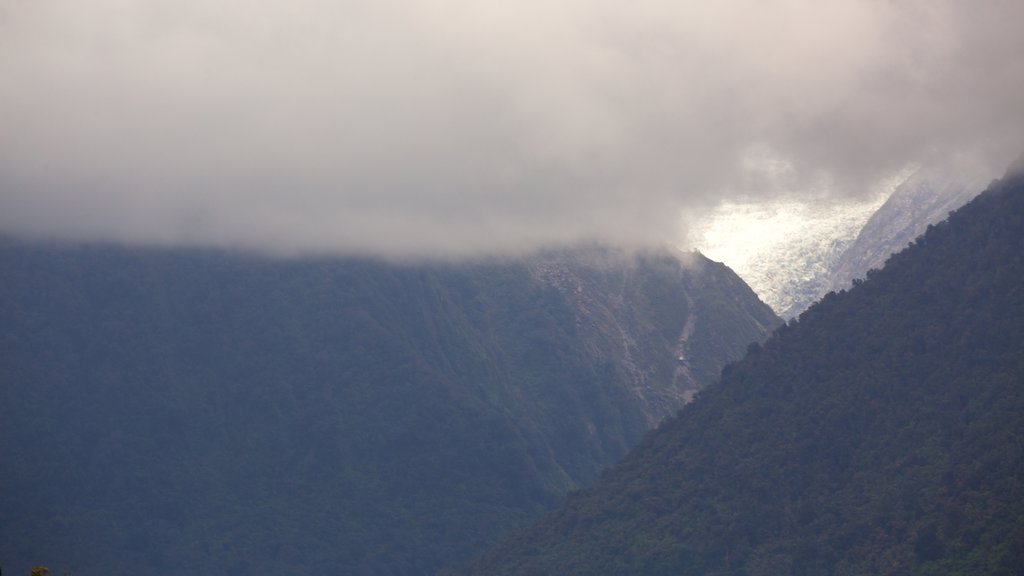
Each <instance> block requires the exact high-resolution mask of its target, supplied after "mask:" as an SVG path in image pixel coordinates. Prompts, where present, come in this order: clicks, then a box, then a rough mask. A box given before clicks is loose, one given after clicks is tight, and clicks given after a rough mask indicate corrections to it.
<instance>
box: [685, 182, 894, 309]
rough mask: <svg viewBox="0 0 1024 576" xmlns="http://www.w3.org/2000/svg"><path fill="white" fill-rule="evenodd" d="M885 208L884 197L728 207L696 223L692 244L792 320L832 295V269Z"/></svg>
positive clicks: (787, 201)
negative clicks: (732, 271)
mask: <svg viewBox="0 0 1024 576" xmlns="http://www.w3.org/2000/svg"><path fill="white" fill-rule="evenodd" d="M881 204H882V199H881V198H873V199H869V200H866V201H859V202H853V201H849V200H835V199H827V198H826V199H816V200H815V199H811V200H807V199H786V198H782V199H778V200H774V201H770V202H759V203H745V204H744V203H740V204H736V203H728V204H724V205H722V206H720V207H719V208H718V209H717V210H716V211H715V212H714V213H713V214H712V215H711V216H710V217H709V218H708V219H707V220H706V221H704V222H702V223H697V224H695V225H694V228H693V230H692V231H691V238H690V242H691V243H692V244H694V245H695V246H697V247H698V248H699V249H700V251H701V252H703V253H704V254H706V255H707V256H708V257H710V258H712V259H714V260H719V261H721V262H724V263H726V264H727V265H728V266H729V267H730V268H732V269H733V270H735V271H736V273H737V274H739V275H740V277H741V278H743V280H744V281H745V282H747V283H748V284H749V285H750V286H751V288H753V289H754V291H755V292H757V294H758V296H760V297H761V299H763V300H764V301H765V302H766V303H767V304H768V305H769V306H771V307H772V309H773V310H775V311H776V312H777V313H778V314H779V315H780V316H782V317H783V318H792V317H794V316H796V315H798V314H799V313H800V312H802V311H803V310H804V309H806V307H807V306H808V305H810V304H811V303H812V302H814V301H815V300H816V299H818V298H820V297H821V295H822V294H823V293H824V292H827V291H828V290H827V288H828V274H829V271H830V270H831V269H832V267H833V266H834V265H835V262H836V261H837V260H838V258H839V257H840V255H841V254H843V253H844V252H845V251H846V249H847V248H848V247H849V246H850V244H851V243H852V242H853V241H854V240H855V239H856V237H857V233H858V231H859V230H860V229H861V227H862V226H863V225H864V223H865V222H867V220H868V218H870V216H871V214H872V213H874V211H875V210H876V209H877V208H878V207H879V206H880V205H881Z"/></svg>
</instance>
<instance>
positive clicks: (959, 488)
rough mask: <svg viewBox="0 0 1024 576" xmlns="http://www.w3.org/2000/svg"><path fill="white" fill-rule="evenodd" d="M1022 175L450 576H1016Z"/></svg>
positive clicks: (757, 351) (1022, 361) (1023, 474)
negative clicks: (553, 508)
mask: <svg viewBox="0 0 1024 576" xmlns="http://www.w3.org/2000/svg"><path fill="white" fill-rule="evenodd" d="M1020 168H1024V166H1019V167H1018V170H1017V171H1016V172H1014V173H1012V174H1011V175H1008V176H1007V177H1005V178H1004V179H1003V180H1001V181H997V182H995V183H993V185H992V186H991V187H990V188H989V189H988V190H987V191H986V192H985V193H983V194H982V195H980V196H979V197H978V198H976V199H975V200H973V201H972V202H971V203H969V204H967V205H966V206H965V207H963V208H961V209H960V210H958V211H957V212H956V213H955V214H953V215H952V216H951V217H950V219H949V220H948V221H947V222H944V223H942V224H939V225H937V226H932V227H930V228H929V229H928V231H927V232H926V233H925V234H924V236H922V237H921V238H920V239H918V240H917V241H916V242H915V243H914V244H913V245H912V246H911V247H909V248H908V249H906V250H904V251H903V252H901V253H899V254H897V255H895V256H893V257H892V258H891V259H890V260H889V262H888V264H887V265H886V266H885V267H884V268H883V269H882V270H880V271H874V272H871V273H869V274H868V278H867V280H866V281H858V282H857V283H856V284H855V286H854V287H853V288H852V289H851V290H849V291H844V292H841V293H831V294H829V295H827V296H826V297H825V298H824V299H823V300H822V301H821V302H819V303H818V304H817V305H815V306H812V307H811V308H810V309H808V310H807V311H806V312H804V313H803V314H802V315H801V316H800V318H799V320H798V321H795V322H791V323H790V324H788V325H787V326H785V327H784V328H780V329H779V330H778V331H776V332H775V333H774V334H773V336H771V337H770V338H769V339H768V341H767V342H766V343H765V344H764V345H763V346H751V349H750V350H749V351H748V353H747V355H746V357H745V358H744V359H743V360H742V361H741V362H738V363H736V364H734V365H731V366H729V367H727V368H726V369H725V370H724V371H723V373H722V379H721V382H720V383H719V384H717V385H715V386H711V387H709V388H706V389H705V390H704V391H703V392H701V394H700V395H699V396H698V397H697V399H696V400H695V401H694V402H692V403H690V404H689V405H688V406H687V407H686V408H684V409H683V410H682V411H681V413H680V414H679V415H678V416H677V417H675V418H673V419H671V420H669V421H667V422H665V423H664V424H663V425H662V426H660V427H659V428H658V429H657V430H655V431H653V432H652V433H650V434H648V435H647V436H646V437H645V439H644V440H643V442H641V444H640V445H639V446H638V447H637V448H635V449H634V450H632V451H631V452H630V453H629V455H627V456H626V458H625V459H623V461H621V462H620V463H619V464H617V465H616V466H615V467H614V468H612V469H610V470H609V471H608V472H606V473H605V474H604V475H603V476H602V478H601V479H600V480H599V481H597V482H596V483H595V484H593V485H592V486H590V487H588V488H586V489H584V490H582V491H580V492H577V493H575V494H574V495H573V496H571V497H570V498H569V499H568V501H567V502H566V503H565V504H564V505H563V506H562V507H560V508H559V509H558V510H557V511H555V512H553V513H551V514H550V515H548V516H546V517H545V518H544V519H543V520H541V521H540V522H539V523H538V524H536V525H535V526H533V527H531V528H530V529H528V530H525V531H522V532H521V533H519V534H517V535H516V536H514V537H512V538H511V539H509V540H508V541H506V542H505V543H503V544H502V545H500V546H498V547H496V548H494V549H492V550H490V551H488V552H487V553H485V554H484V555H482V556H480V557H478V558H476V559H475V560H473V561H471V562H469V563H467V564H464V565H462V566H461V567H457V568H454V569H452V570H450V572H449V574H453V575H454V574H458V575H471V574H487V575H501V574H530V575H544V574H559V575H571V574H588V575H600V574H616V575H622V574H643V575H650V576H658V575H663V574H665V575H667V574H673V575H691V574H692V575H711V574H717V575H733V574H735V575H740V574H744V575H751V576H757V575H769V574H770V575H787V574H792V575H800V574H807V575H810V574H883V575H885V574H892V575H896V574H899V575H903V574H921V575H924V574H993V575H1006V576H1012V575H1015V574H1020V573H1021V569H1022V567H1024V283H1022V279H1024V244H1022V238H1024V177H1022V176H1021V172H1024V170H1020Z"/></svg>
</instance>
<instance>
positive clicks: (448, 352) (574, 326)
mask: <svg viewBox="0 0 1024 576" xmlns="http://www.w3.org/2000/svg"><path fill="white" fill-rule="evenodd" d="M600 278H604V279H607V280H608V281H609V282H610V281H614V282H615V283H616V285H617V286H619V288H618V290H619V292H617V293H616V294H618V295H620V296H622V298H621V299H622V300H624V301H625V302H627V303H629V307H628V308H627V309H626V312H625V313H626V314H627V315H629V316H630V317H632V318H646V319H654V320H650V321H647V320H645V321H642V322H635V323H634V324H636V326H635V332H636V334H637V335H638V336H637V338H638V342H639V344H640V345H642V347H643V348H644V349H645V350H647V353H648V354H649V355H651V356H652V357H658V356H659V355H660V360H659V362H661V363H662V364H664V363H666V362H667V363H671V362H674V361H675V359H674V354H675V352H674V351H673V350H671V349H669V344H672V343H673V342H674V340H675V339H677V338H678V337H679V334H680V333H681V332H682V331H683V329H684V324H686V322H687V319H688V318H689V317H690V315H692V314H698V313H699V314H700V316H699V318H698V319H697V320H698V321H697V322H696V328H695V329H694V330H693V335H692V338H691V339H690V340H691V344H692V346H693V347H694V349H695V350H698V351H699V352H700V353H701V354H702V356H701V358H700V360H699V361H698V362H696V363H695V366H701V367H703V368H702V370H703V371H705V372H708V371H710V370H711V369H715V370H717V369H718V368H720V367H721V365H723V364H724V363H726V362H727V361H729V360H731V359H734V358H737V357H739V356H740V355H741V353H742V350H743V349H744V347H745V346H746V343H747V342H749V341H751V340H754V339H758V338H763V337H764V336H765V335H766V334H767V332H766V331H765V330H764V328H763V326H764V325H774V324H773V322H775V317H774V315H772V314H771V312H770V310H768V309H767V307H765V306H764V305H763V304H761V303H760V302H759V301H757V299H756V297H755V296H754V295H753V293H752V292H751V291H750V290H749V288H746V286H745V285H743V284H742V282H741V281H739V279H738V278H736V277H735V275H733V274H731V272H728V270H726V269H724V267H720V266H717V265H712V263H710V262H708V261H705V260H701V261H699V262H697V263H696V264H694V265H693V266H691V267H690V268H686V269H684V268H683V267H682V266H681V264H680V262H679V261H678V259H675V258H674V257H669V256H666V255H664V254H661V255H649V256H646V257H638V258H637V259H635V260H633V261H632V263H631V264H630V265H629V266H625V267H620V268H614V267H612V268H611V269H605V270H604V272H602V275H601V276H600ZM681 279H688V280H687V282H689V284H688V285H692V286H691V288H686V287H685V286H684V283H681ZM698 280H699V281H698ZM698 284H699V286H697V285H698ZM623 286H624V287H625V288H623ZM599 288H600V283H597V282H595V283H594V284H593V289H594V290H598V289H599ZM698 288H699V289H698ZM702 291H703V292H702ZM600 297H601V294H599V293H598V294H595V295H594V298H595V299H600ZM705 303H706V304H705ZM574 306H575V304H574V303H573V302H571V301H570V300H568V299H567V298H566V296H565V295H564V294H563V293H562V292H560V291H559V290H558V289H556V287H553V286H552V285H549V284H545V283H543V282H540V281H538V279H537V278H536V277H535V276H534V275H533V274H531V272H530V267H529V266H528V265H527V264H526V263H523V262H496V263H476V264H464V265H454V264H452V265H442V264H436V265H411V264H410V265H396V264H388V263H383V262H378V261H372V260H360V259H345V260H339V259H329V258H323V259H308V258H307V259H291V260H287V259H285V260H274V259H269V258H263V257H257V256H252V255H245V254H235V253H230V252H223V251H208V250H164V249H139V248H135V249H128V248H119V247H115V246H108V245H77V246H72V245H55V244H38V243H36V244H32V243H23V242H17V241H4V242H3V243H0V381H2V386H0V407H2V410H3V414H2V418H0V462H2V463H3V465H2V467H0V564H2V565H3V566H4V568H5V569H7V570H8V571H9V572H11V573H27V572H28V571H29V569H30V567H32V566H36V565H38V564H43V563H45V564H48V565H50V566H59V567H60V568H61V570H65V569H67V570H69V571H70V572H71V573H73V574H78V575H87V574H101V573H102V574H109V575H119V574H124V575H127V574H131V575H139V574H185V573H189V574H191V573H196V572H197V571H198V572H213V571H216V572H221V573H230V574H244V573H256V572H260V573H264V572H265V573H274V574H342V573H343V574H353V575H358V574H373V575H386V574H423V573H431V572H434V571H436V570H437V569H438V568H440V567H441V566H443V565H446V564H451V563H453V562H456V561H459V560H463V559H466V558H468V557H469V556H470V555H471V554H473V553H475V552H478V551H479V550H481V549H483V548H484V547H485V546H486V545H488V544H490V543H492V542H493V541H494V540H495V538H497V537H498V536H499V535H502V534H504V533H506V532H507V531H509V530H510V529H512V528H515V527H520V526H523V525H525V524H526V523H528V522H529V521H531V520H533V519H535V518H537V517H538V516H539V515H540V514H541V513H543V512H544V511H545V510H548V509H550V508H551V507H553V506H554V505H555V504H557V503H558V502H559V501H560V500H561V498H562V497H563V496H564V495H565V494H566V493H567V492H568V491H569V490H571V489H574V488H576V487H578V486H580V485H581V484H583V483H586V482H588V481H590V480H592V479H594V478H595V477H596V476H597V475H598V474H599V472H600V471H601V470H602V469H603V467H605V466H606V465H608V464H610V463H612V462H614V461H615V460H617V459H618V458H620V457H621V456H622V455H623V454H624V453H625V452H626V450H627V449H628V448H629V447H631V446H632V445H634V444H635V443H636V442H638V441H639V440H640V439H641V437H642V435H643V434H644V432H645V431H646V430H648V429H649V427H650V416H651V415H650V414H649V413H648V412H647V409H648V406H646V405H645V404H644V402H642V401H641V399H640V398H638V397H637V396H636V395H635V394H634V393H633V392H632V391H631V390H630V386H629V385H628V383H627V382H626V381H624V379H623V374H624V373H625V372H626V371H625V368H624V365H623V364H622V362H623V359H622V358H620V357H618V356H615V355H612V354H610V353H609V355H608V356H604V355H603V352H605V351H606V350H604V349H603V348H601V347H599V346H597V347H594V346H589V347H588V344H587V343H588V342H591V343H593V342H594V341H595V340H594V339H593V338H590V339H588V338H584V337H583V336H584V334H582V333H581V330H583V329H584V328H581V327H580V317H579V313H578V312H579V311H578V310H577V309H576V308H575V307H574ZM698 309H699V310H698ZM704 309H706V312H705V311H703V310H704ZM749 310H754V314H753V315H751V314H750V313H749V312H748V311H749ZM719 318H720V319H721V321H720V322H719V321H718V320H717V319H719ZM655 320H656V321H655ZM724 330H727V331H729V333H727V334H725V333H722V331H724ZM618 337H619V339H620V340H621V336H618ZM659 346H660V348H659ZM659 350H660V352H659ZM667 372H670V371H664V370H663V371H662V372H658V373H652V374H651V381H652V382H653V384H655V385H659V386H664V387H667V386H669V385H670V384H671V383H670V382H667V381H666V378H667V377H668V376H667ZM677 407H678V406H677Z"/></svg>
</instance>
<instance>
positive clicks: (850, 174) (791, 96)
mask: <svg viewBox="0 0 1024 576" xmlns="http://www.w3.org/2000/svg"><path fill="white" fill-rule="evenodd" d="M1022 23H1024V2H1021V1H1020V0H991V1H987V0H975V1H971V2H969V1H947V0H920V1H900V0H885V1H882V0H879V1H872V0H814V1H812V0H801V1H797V0H716V1H715V2H708V1H684V0H632V1H630V2H624V1H622V0H614V1H612V0H517V1H509V0H501V1H499V0H423V1H420V0H332V1H326V0H324V1H321V0H289V1H287V2H284V1H278V2H268V1H261V0H173V1H171V0H168V1H157V0H90V1H88V2H83V1H81V0H0V233H6V234H18V235H33V236H59V237H65V238H84V239H108V240H123V241H129V242H143V243H154V242H155V243H160V244H190V245H228V246H243V247H248V248H256V249H267V250H272V251H276V252H294V251H300V252H305V251H331V252H341V253H374V254H385V255H395V256H408V255H412V256H416V255H462V254H475V253H480V252H505V251H516V250H522V249H530V248H535V247H537V246H541V245H546V244H551V243H562V242H573V241H578V240H604V241H609V242H617V243H648V242H666V241H668V242H676V241H678V239H679V238H680V237H681V231H680V229H679V228H680V220H681V219H680V214H683V213H685V214H698V213H701V211H703V210H706V209H707V208H708V207H710V206H712V205H713V204H714V203H715V202H717V201H718V200H719V199H722V198H730V197H734V196H737V195H741V194H742V195H750V194H754V195H757V194H764V195H770V194H773V193H777V192H779V191H780V190H814V191H821V190H828V191H829V192H830V193H834V194H847V195H856V194H869V193H872V191H873V187H875V186H877V183H878V182H880V181H882V180H884V179H885V178H890V177H891V176H892V175H893V174H895V173H898V172H899V171H900V170H904V169H905V168H906V166H907V165H908V164H910V163H913V162H921V161H925V160H928V159H929V158H933V157H935V156H940V157H941V156H942V155H945V154H951V153H970V154H971V155H972V157H976V158H979V159H981V161H984V162H988V163H990V164H991V165H992V169H993V170H1000V169H1001V168H1002V164H1004V163H1006V162H1008V161H1009V160H1012V159H1013V158H1014V157H1016V156H1017V155H1019V154H1020V153H1021V152H1022V151H1024V24H1022Z"/></svg>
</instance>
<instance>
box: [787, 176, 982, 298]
mask: <svg viewBox="0 0 1024 576" xmlns="http://www.w3.org/2000/svg"><path fill="white" fill-rule="evenodd" d="M983 183H984V177H983V176H982V175H981V173H980V172H979V171H977V170H972V169H970V168H968V167H966V166H957V167H956V168H949V167H947V166H945V165H941V166H929V167H922V168H919V169H918V170H917V171H915V172H914V173H913V174H911V175H910V177H908V178H907V179H906V180H905V181H903V183H902V184H900V185H899V186H897V187H896V189H895V190H893V193H892V195H891V196H889V198H888V199H887V200H886V201H885V203H884V204H882V206H881V207H880V208H879V209H878V210H877V211H876V212H875V213H874V214H872V215H871V218H869V219H868V221H867V223H866V224H865V225H864V227H863V228H861V230H860V232H859V233H858V234H857V238H856V239H855V240H854V241H853V243H851V244H850V245H849V246H848V247H847V248H846V249H845V251H843V253H842V255H840V256H839V258H837V259H836V261H835V262H834V263H833V264H832V266H830V267H829V270H828V272H827V274H826V279H825V282H824V284H825V287H824V288H823V289H822V290H820V292H819V293H818V294H816V295H815V298H814V300H817V299H819V298H821V297H822V296H824V295H825V294H827V293H828V292H831V291H834V290H845V289H846V288H849V287H850V285H851V283H852V282H853V281H854V279H858V278H864V276H865V275H866V274H867V272H868V270H873V269H876V268H881V267H882V265H884V264H885V261H886V260H887V259H888V258H889V256H891V255H893V254H895V253H896V252H899V251H900V250H902V249H903V248H905V247H906V246H907V245H908V244H910V242H912V241H913V240H914V239H915V238H917V237H918V236H920V235H921V234H923V233H924V232H925V230H927V229H928V226H930V225H932V224H937V223H938V222H941V221H942V220H945V219H946V217H947V216H948V215H949V213H950V212H952V211H953V210H956V209H957V208H959V207H961V206H963V205H964V204H966V203H967V202H968V201H969V200H970V199H971V198H973V197H974V196H975V195H976V194H977V192H978V190H981V189H982V188H983ZM810 304H811V302H801V303H800V305H799V306H798V308H799V311H802V310H804V309H806V308H807V306H809V305H810Z"/></svg>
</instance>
